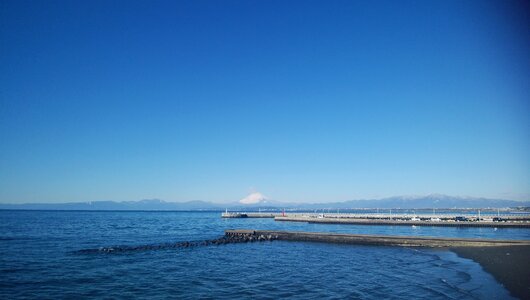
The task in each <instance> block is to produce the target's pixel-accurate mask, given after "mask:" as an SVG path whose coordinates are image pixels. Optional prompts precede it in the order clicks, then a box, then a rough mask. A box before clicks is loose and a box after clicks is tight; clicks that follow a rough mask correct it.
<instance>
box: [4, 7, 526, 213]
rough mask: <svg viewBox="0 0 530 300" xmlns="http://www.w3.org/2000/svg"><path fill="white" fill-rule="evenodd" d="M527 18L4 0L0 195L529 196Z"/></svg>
mask: <svg viewBox="0 0 530 300" xmlns="http://www.w3.org/2000/svg"><path fill="white" fill-rule="evenodd" d="M528 20H530V9H529V5H528V4H527V3H526V2H525V1H465V2H462V1H399V2H396V1H374V2H361V1H332V2H327V1H262V2H257V1H255V2H249V1H223V2H220V1H155V2H151V1H87V2H75V1H54V2H44V1H42V2H38V1H29V2H25V1H2V2H1V3H0V82H1V84H0V203H28V202H32V203H44V202H55V203H57V202H81V201H95V200H104V199H106V200H113V201H128V200H137V199H151V198H158V199H167V200H168V201H189V200H193V199H201V200H205V201H211V202H217V203H223V202H229V201H234V200H236V201H237V200H239V199H243V198H245V197H246V196H247V195H248V194H253V193H263V194H264V195H266V196H267V197H269V198H270V199H281V201H285V202H297V201H302V200H303V201H306V202H309V203H316V202H327V201H333V202H336V201H345V200H351V199H373V198H384V197H391V196H395V195H428V194H432V193H440V194H450V195H459V196H473V197H486V198H494V199H513V200H529V199H530V138H529V137H530V119H529V118H530V117H529V116H530V103H529V102H530V100H529V99H530V84H528V79H529V78H530V60H528V53H530V39H528V32H529V29H530V22H529V21H528ZM260 195H261V194H260ZM252 199H254V198H252ZM252 199H251V200H252ZM256 199H257V198H256Z"/></svg>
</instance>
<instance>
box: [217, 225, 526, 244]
mask: <svg viewBox="0 0 530 300" xmlns="http://www.w3.org/2000/svg"><path fill="white" fill-rule="evenodd" d="M225 236H227V237H238V238H242V237H245V238H249V237H254V238H255V237H258V236H272V237H274V239H275V240H284V241H301V242H324V243H338V244H359V245H378V246H406V247H492V246H520V245H523V246H528V245H530V240H496V239H469V238H466V239H464V238H438V237H416V236H387V235H363V234H341V233H330V232H301V231H272V230H241V229H236V230H226V231H225Z"/></svg>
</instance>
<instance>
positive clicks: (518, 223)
mask: <svg viewBox="0 0 530 300" xmlns="http://www.w3.org/2000/svg"><path fill="white" fill-rule="evenodd" d="M221 217H223V218H274V220H275V221H286V222H307V223H318V224H350V225H390V226H450V227H498V228H509V227H512V228H530V214H502V215H501V214H497V215H491V214H490V215H485V214H482V215H481V214H480V213H478V214H477V215H475V216H473V215H469V214H467V215H464V214H448V213H444V214H421V215H416V214H395V213H394V214H379V213H378V214H350V213H327V214H324V213H288V214H286V213H285V212H281V213H263V212H228V211H225V212H224V213H222V215H221Z"/></svg>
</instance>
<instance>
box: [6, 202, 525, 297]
mask: <svg viewBox="0 0 530 300" xmlns="http://www.w3.org/2000/svg"><path fill="white" fill-rule="evenodd" d="M226 229H276V230H299V231H327V232H340V233H358V234H385V235H405V236H411V235H414V236H439V237H469V238H494V239H529V238H530V231H529V230H528V229H518V228H514V229H503V228H499V229H494V228H457V227H430V226H429V227H422V226H419V227H415V228H413V227H409V226H358V225H335V224H329V225H328V224H306V223H294V222H276V221H274V220H273V219H254V218H245V219H222V218H221V212H169V211H168V212H153V211H16V210H3V211H0V299H29V298H31V299H50V298H53V299H72V298H106V299H123V298H127V299H129V298H141V299H146V298H148V299H234V298H237V299H277V298H290V299H345V298H348V299H383V298H384V299H411V298H414V299H417V298H423V299H427V298H428V299H511V297H510V294H509V292H508V291H507V290H506V288H505V287H503V286H502V285H501V284H500V283H499V282H497V281H496V280H495V279H494V278H493V277H492V276H491V275H490V274H488V273H487V272H485V271H484V270H483V269H482V267H481V266H480V265H479V264H477V263H476V262H474V261H472V260H469V259H464V258H460V257H458V256H457V255H456V254H455V253H453V252H451V251H448V250H439V249H438V250H437V249H424V248H403V247H385V246H360V245H359V246H357V245H335V244H324V243H309V242H287V241H268V242H256V243H238V244H226V245H209V246H195V247H188V248H164V247H160V249H156V250H155V249H153V248H149V249H150V250H143V251H142V250H139V251H123V252H115V253H105V252H88V253H87V252H83V251H82V250H86V249H99V248H105V247H123V246H125V247H134V246H142V245H167V244H168V243H176V242H182V241H203V240H211V239H216V238H219V237H221V236H222V235H223V234H224V230H226Z"/></svg>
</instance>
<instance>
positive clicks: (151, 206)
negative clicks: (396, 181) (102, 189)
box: [0, 194, 530, 211]
mask: <svg viewBox="0 0 530 300" xmlns="http://www.w3.org/2000/svg"><path fill="white" fill-rule="evenodd" d="M508 207H530V201H514V200H503V199H487V198H472V197H454V196H447V195H440V194H433V195H428V196H417V197H404V196H399V197H390V198H383V199H372V200H350V201H344V202H333V203H282V202H275V201H269V200H264V201H261V202H258V203H253V204H241V203H239V202H233V203H224V204H218V203H212V202H206V201H198V200H196V201H188V202H167V201H163V200H159V199H146V200H140V201H123V202H115V201H93V202H70V203H25V204H0V209H27V210H165V211H168V210H181V211H187V210H210V211H211V210H217V211H218V210H224V209H225V208H226V209H230V210H254V209H255V210H257V209H258V208H261V209H284V208H285V209H300V210H302V209H307V210H314V209H351V208H402V209H413V208H416V209H421V208H508Z"/></svg>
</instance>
